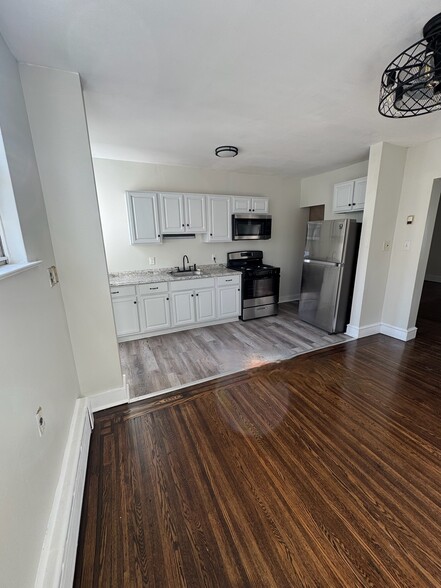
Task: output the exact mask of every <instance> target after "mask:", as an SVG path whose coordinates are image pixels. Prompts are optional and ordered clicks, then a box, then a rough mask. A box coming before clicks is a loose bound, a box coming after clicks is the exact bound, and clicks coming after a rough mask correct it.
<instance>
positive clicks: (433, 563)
mask: <svg viewBox="0 0 441 588" xmlns="http://www.w3.org/2000/svg"><path fill="white" fill-rule="evenodd" d="M439 331H440V330H439V329H438V328H434V327H433V323H430V322H429V321H424V320H423V321H422V322H421V324H420V327H419V331H418V337H417V338H416V339H415V340H414V341H410V342H408V343H403V342H401V341H397V340H395V339H392V338H388V337H385V336H382V335H376V336H374V337H369V338H366V339H361V340H358V341H354V342H349V343H344V344H342V345H338V346H335V347H332V348H329V349H325V350H320V351H316V352H313V353H310V354H307V355H303V356H300V357H297V358H294V359H290V360H286V361H283V362H280V363H276V364H270V365H265V366H263V367H259V368H256V369H254V370H250V371H248V372H245V373H240V374H236V375H233V376H228V377H225V378H220V379H218V380H215V381H212V382H209V383H208V384H202V385H199V386H195V387H192V388H189V389H186V390H183V391H180V392H179V393H176V394H174V395H172V396H170V397H163V398H161V397H159V398H157V399H155V400H153V401H144V402H139V403H135V404H132V405H129V406H125V407H119V408H117V409H111V410H108V411H104V412H102V413H100V414H98V415H96V421H95V429H94V431H93V435H92V443H91V450H90V459H89V467H88V474H87V482H86V490H85V497H84V506H83V514H82V524H81V532H80V542H79V550H78V558H77V568H76V577H75V587H76V588H79V587H82V588H89V587H98V586H99V587H106V588H110V587H115V588H116V587H118V588H121V587H141V586H156V587H170V588H178V587H181V586H188V587H192V588H194V587H199V586H208V587H222V588H227V587H253V588H255V587H274V588H276V587H277V588H284V587H303V586H316V587H317V586H318V587H323V588H328V587H337V586H348V587H355V586H378V587H381V588H384V587H389V586H393V587H397V588H398V587H400V588H402V587H407V586H409V587H410V586H414V587H415V586H418V587H419V586H421V587H435V586H436V587H439V586H440V585H441V539H440V538H441V437H440V432H441V428H440V423H441V335H440V332H439Z"/></svg>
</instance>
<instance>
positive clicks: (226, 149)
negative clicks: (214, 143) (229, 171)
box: [214, 145, 239, 157]
mask: <svg viewBox="0 0 441 588" xmlns="http://www.w3.org/2000/svg"><path fill="white" fill-rule="evenodd" d="M214 152H215V153H216V155H217V157H236V155H237V154H238V153H239V149H238V148H237V147H233V145H221V146H220V147H216V149H215V151H214Z"/></svg>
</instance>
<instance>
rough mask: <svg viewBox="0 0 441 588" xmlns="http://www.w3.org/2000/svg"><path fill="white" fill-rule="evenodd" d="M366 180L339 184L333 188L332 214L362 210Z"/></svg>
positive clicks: (359, 179)
mask: <svg viewBox="0 0 441 588" xmlns="http://www.w3.org/2000/svg"><path fill="white" fill-rule="evenodd" d="M366 181H367V178H357V179H355V180H350V181H349V182H340V183H339V184H335V186H334V206H333V211H334V213H344V212H359V211H361V210H364V201H365V196H366Z"/></svg>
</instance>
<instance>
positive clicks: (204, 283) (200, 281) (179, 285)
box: [170, 278, 214, 292]
mask: <svg viewBox="0 0 441 588" xmlns="http://www.w3.org/2000/svg"><path fill="white" fill-rule="evenodd" d="M200 288H214V278H196V279H195V280H176V282H170V290H171V291H172V292H178V291H182V290H199V289H200Z"/></svg>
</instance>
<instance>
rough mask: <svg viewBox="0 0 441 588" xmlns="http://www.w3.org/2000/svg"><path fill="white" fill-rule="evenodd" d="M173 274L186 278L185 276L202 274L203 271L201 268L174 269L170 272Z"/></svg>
mask: <svg viewBox="0 0 441 588" xmlns="http://www.w3.org/2000/svg"><path fill="white" fill-rule="evenodd" d="M169 273H170V275H171V276H174V277H176V278H178V277H179V278H184V277H185V276H202V272H201V271H200V270H185V271H183V270H181V271H178V270H173V271H172V272H169Z"/></svg>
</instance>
